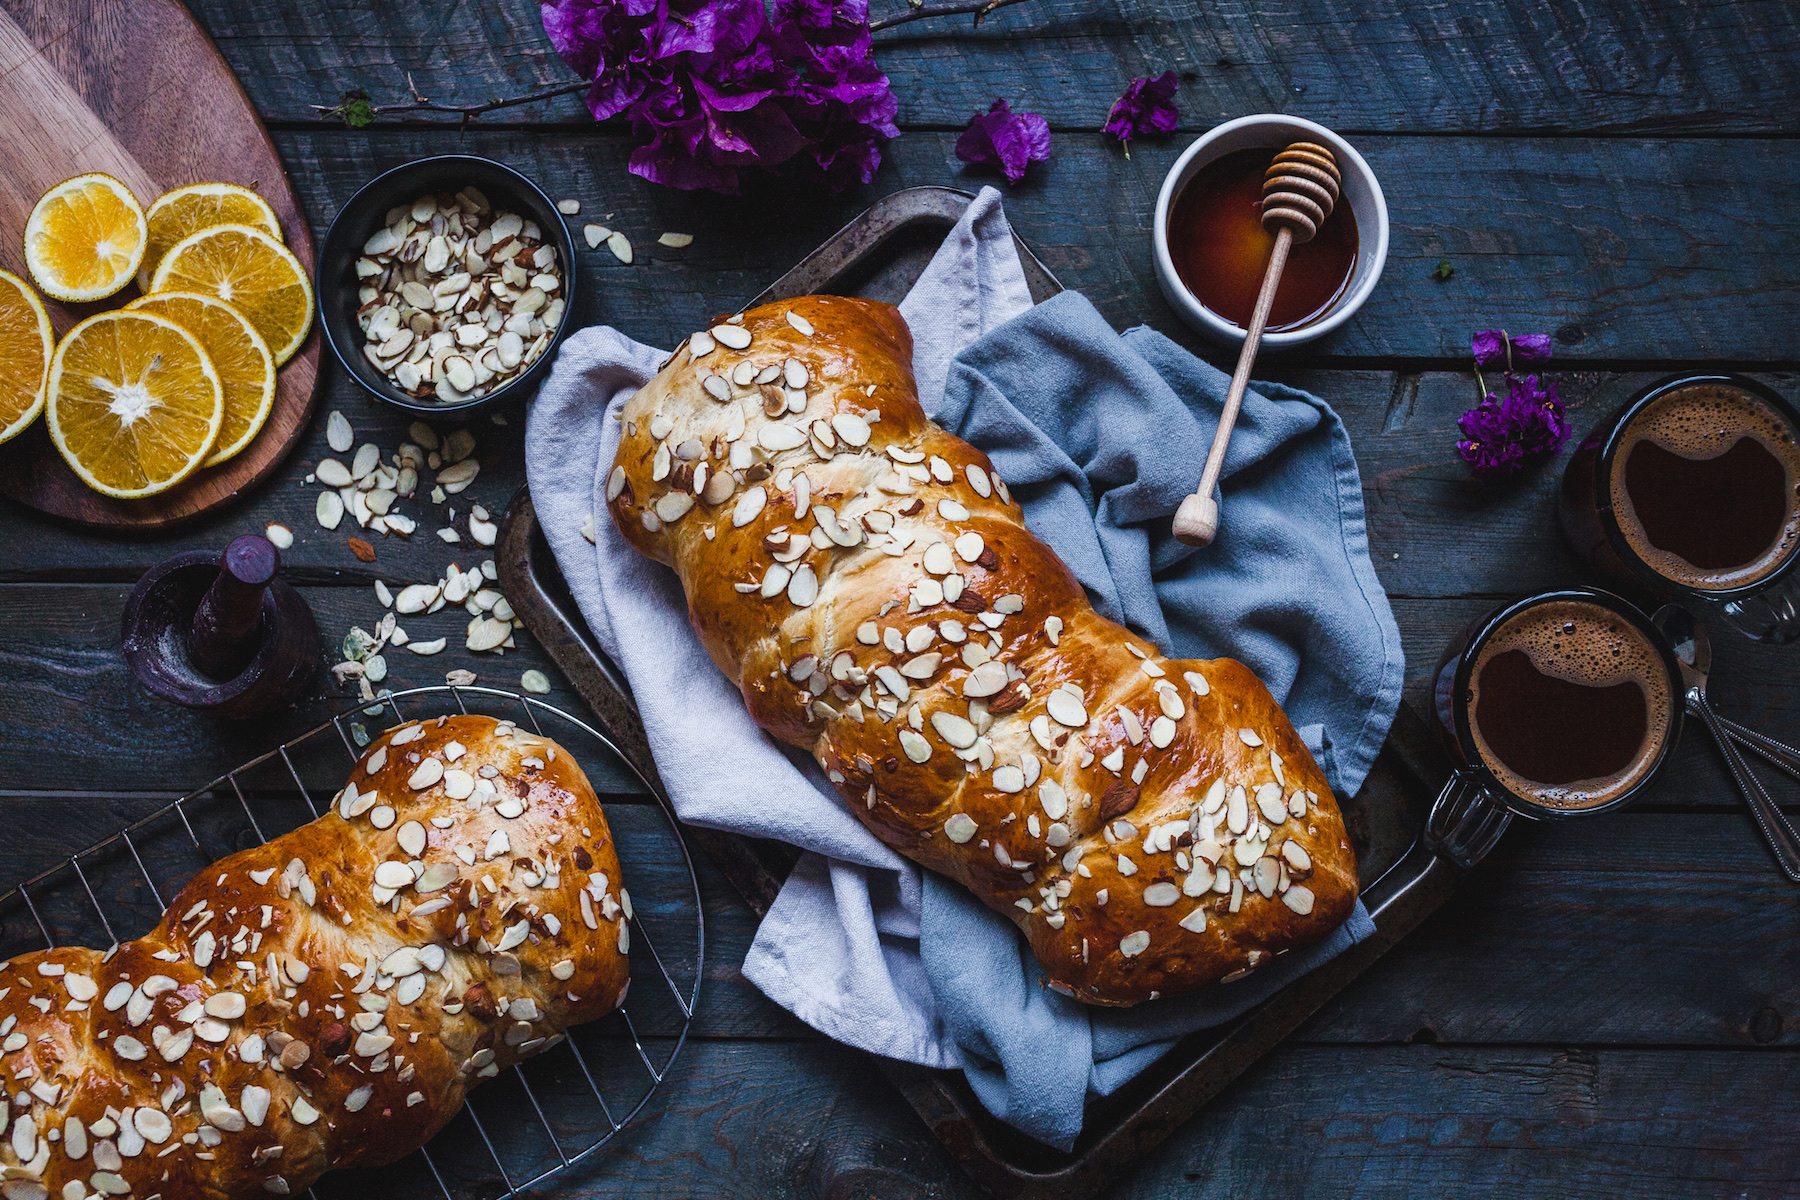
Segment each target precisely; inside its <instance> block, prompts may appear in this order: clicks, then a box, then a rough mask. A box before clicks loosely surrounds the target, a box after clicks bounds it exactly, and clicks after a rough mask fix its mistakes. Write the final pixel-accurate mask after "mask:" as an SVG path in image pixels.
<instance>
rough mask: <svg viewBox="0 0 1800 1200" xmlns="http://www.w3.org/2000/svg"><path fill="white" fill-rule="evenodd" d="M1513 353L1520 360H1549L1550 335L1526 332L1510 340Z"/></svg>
mask: <svg viewBox="0 0 1800 1200" xmlns="http://www.w3.org/2000/svg"><path fill="white" fill-rule="evenodd" d="M1512 344H1513V355H1514V356H1515V357H1517V358H1518V359H1519V361H1520V362H1549V361H1550V335H1549V334H1547V333H1528V334H1525V335H1524V336H1523V337H1516V338H1514V339H1513V340H1512Z"/></svg>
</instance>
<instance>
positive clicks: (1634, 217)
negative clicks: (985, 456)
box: [277, 130, 1800, 363]
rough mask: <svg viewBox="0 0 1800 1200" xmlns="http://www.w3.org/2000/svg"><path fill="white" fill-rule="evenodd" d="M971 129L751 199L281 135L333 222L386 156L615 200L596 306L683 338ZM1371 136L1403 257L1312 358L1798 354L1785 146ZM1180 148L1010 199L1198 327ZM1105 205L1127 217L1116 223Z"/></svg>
mask: <svg viewBox="0 0 1800 1200" xmlns="http://www.w3.org/2000/svg"><path fill="white" fill-rule="evenodd" d="M955 141H956V134H954V133H919V134H916V135H913V136H911V137H907V138H903V139H901V140H900V141H898V142H896V143H894V146H893V152H892V153H891V154H889V155H888V157H887V160H886V163H885V164H884V166H883V168H882V171H881V173H880V175H878V177H877V180H876V183H875V184H874V185H873V186H872V187H871V188H864V189H859V190H858V191H856V192H853V193H849V194H846V195H843V196H839V197H836V198H834V199H830V200H825V199H820V200H818V201H817V202H812V203H807V204H804V205H799V204H796V203H795V202H794V197H793V196H792V195H790V194H788V192H787V191H786V190H785V189H765V190H764V191H763V192H762V193H760V194H759V195H756V196H747V197H738V198H732V197H719V196H713V195H710V194H707V195H696V194H690V193H675V192H671V191H669V190H668V189H666V188H661V187H658V186H656V185H654V184H650V183H647V182H645V181H644V180H641V179H638V178H637V177H636V176H632V175H629V174H628V173H627V172H626V170H625V160H626V157H627V155H628V153H629V139H627V138H625V137H623V136H620V135H617V134H607V133H580V134H576V133H563V132H557V133H541V134H540V133H503V132H493V131H480V130H477V131H473V132H471V133H469V134H467V135H464V136H461V137H458V136H457V135H455V134H453V133H447V132H424V131H394V132H388V133H382V134H379V135H373V136H369V137H368V138H367V139H366V140H364V139H363V138H360V137H347V136H346V135H344V134H342V133H311V132H290V133H285V134H281V135H278V137H277V142H278V144H279V146H280V148H281V151H282V154H283V156H284V157H285V159H286V163H287V167H288V171H289V173H290V174H291V175H292V176H293V177H294V179H295V183H296V185H297V186H298V187H299V188H300V190H301V193H302V196H303V201H304V203H305V205H306V208H307V210H308V212H309V213H310V215H311V217H312V219H313V221H314V222H315V223H319V224H323V223H324V222H325V221H327V220H329V219H330V217H331V216H332V215H333V214H335V213H336V211H337V209H338V206H339V205H341V204H342V203H343V202H344V201H345V200H347V199H348V198H349V197H350V195H351V194H352V193H353V192H354V191H355V189H356V188H357V187H358V186H360V185H361V184H362V183H363V182H364V181H365V180H366V179H367V178H368V177H369V176H371V175H373V174H374V173H375V172H376V171H377V170H379V169H381V168H383V167H386V166H390V165H393V164H394V163H396V162H400V161H405V160H408V159H411V158H416V157H419V156H421V155H425V154H431V153H442V152H445V151H450V150H456V151H460V152H467V153H478V154H488V155H491V156H496V157H501V158H505V159H507V160H508V161H510V162H511V163H513V165H515V166H517V167H518V168H520V169H521V170H523V171H525V172H526V173H527V174H529V175H531V176H533V177H534V178H535V179H536V180H537V181H538V182H539V183H540V184H542V185H543V186H544V187H545V188H547V189H548V190H549V191H551V192H552V193H554V194H557V195H559V196H565V195H566V196H572V197H576V198H579V199H581V200H583V201H584V203H585V205H586V211H587V212H590V213H595V214H598V215H601V216H604V215H605V214H609V213H610V214H612V216H611V221H610V224H611V225H612V227H614V228H617V229H621V230H623V231H624V232H626V233H627V234H628V235H629V236H630V237H631V239H632V240H633V242H634V243H636V245H637V246H638V247H640V248H641V249H642V250H645V251H648V252H647V253H644V254H643V255H642V256H641V257H640V258H639V260H638V263H637V264H636V265H634V266H631V267H626V266H622V265H620V264H618V263H616V262H609V261H607V260H606V259H605V258H602V257H600V255H590V257H591V258H592V264H593V267H594V268H595V269H593V270H590V271H588V272H586V273H585V278H584V280H583V289H582V292H583V294H582V297H581V298H582V300H583V301H584V302H585V303H584V304H583V306H582V307H581V308H579V309H578V319H580V320H583V321H604V322H608V323H611V324H615V325H617V326H619V327H620V328H621V329H623V330H624V331H625V332H626V333H628V334H630V335H631V336H633V337H636V338H638V339H640V340H645V341H654V342H660V343H662V344H671V343H672V339H674V338H678V337H679V336H681V335H682V334H684V333H685V332H687V331H688V330H689V329H691V328H693V327H694V326H695V323H696V322H698V321H701V320H704V319H706V318H707V317H710V316H712V315H714V314H716V313H717V312H718V311H720V310H722V309H725V308H727V307H729V306H730V305H732V304H735V303H740V302H741V301H742V300H744V299H746V298H748V297H749V296H752V295H754V294H755V293H756V292H757V291H758V290H760V289H761V287H762V286H763V285H764V284H766V283H767V282H768V281H769V280H770V279H771V278H774V277H775V276H776V275H778V274H779V273H780V272H781V271H783V270H785V269H786V268H787V267H788V266H790V265H791V264H792V263H794V262H796V261H798V260H799V259H800V258H801V257H802V256H804V254H805V253H807V252H808V251H810V250H811V249H812V248H813V247H814V246H816V245H817V244H818V243H819V242H821V241H822V240H824V238H825V237H826V236H828V235H829V234H830V233H832V232H835V231H836V230H837V229H838V228H839V227H840V226H841V225H842V224H844V223H845V222H846V221H848V220H849V219H850V218H851V217H853V216H855V215H856V213H858V212H860V211H861V210H862V208H863V207H864V206H866V205H867V204H868V203H869V202H870V201H871V200H872V199H873V198H874V196H875V195H876V194H881V193H885V192H888V191H891V190H893V189H895V188H899V187H906V186H910V185H913V184H921V183H936V184H945V183H948V184H956V185H959V186H964V187H969V188H974V187H977V186H980V185H981V184H983V183H988V182H992V181H993V180H994V179H995V178H996V177H995V176H994V175H992V174H991V173H990V172H987V171H986V170H974V169H965V168H963V167H962V164H960V163H958V162H957V161H956V159H955V155H954V145H955ZM1357 143H1358V146H1359V147H1360V148H1361V149H1362V151H1363V153H1364V154H1365V156H1367V158H1368V159H1369V161H1370V164H1371V165H1372V166H1373V167H1374V169H1375V171H1376V172H1377V173H1378V175H1379V176H1380V177H1381V178H1382V179H1384V180H1385V181H1386V183H1387V188H1386V190H1387V192H1388V203H1389V207H1390V213H1391V217H1392V225H1393V236H1392V242H1391V246H1390V250H1389V258H1388V264H1387V271H1386V274H1385V275H1384V276H1383V280H1382V283H1381V286H1380V287H1379V288H1377V289H1376V291H1375V293H1374V295H1373V296H1372V297H1371V299H1370V300H1369V302H1368V304H1367V305H1366V306H1365V307H1364V308H1363V310H1362V311H1361V312H1360V313H1359V314H1358V315H1357V317H1356V318H1355V319H1354V320H1353V321H1351V322H1350V323H1349V324H1348V325H1347V326H1346V327H1345V328H1344V329H1341V330H1339V331H1338V332H1337V333H1335V334H1333V335H1332V336H1331V337H1330V338H1328V339H1325V340H1323V341H1322V342H1320V343H1315V344H1314V345H1312V346H1310V347H1308V348H1307V350H1306V352H1305V358H1304V359H1301V358H1296V359H1295V360H1294V361H1298V362H1317V363H1324V362H1328V361H1331V360H1336V359H1343V358H1362V359H1366V358H1369V357H1372V356H1389V357H1392V356H1400V357H1404V358H1409V359H1418V358H1442V359H1447V360H1449V361H1451V362H1460V361H1461V360H1463V359H1464V357H1465V356H1466V355H1467V352H1468V340H1469V335H1470V333H1471V332H1472V331H1473V330H1476V329H1486V328H1493V327H1495V326H1497V325H1499V326H1505V327H1507V328H1510V329H1517V330H1533V331H1546V332H1554V333H1556V334H1557V337H1558V350H1559V353H1560V355H1561V357H1562V358H1563V359H1564V360H1565V361H1569V360H1575V361H1582V360H1586V361H1590V362H1592V361H1620V360H1632V359H1658V360H1693V359H1702V358H1705V359H1718V360H1739V361H1752V360H1764V361H1769V362H1787V361H1791V360H1792V357H1793V354H1794V351H1793V346H1792V341H1791V339H1790V338H1789V337H1788V336H1787V329H1788V326H1789V324H1791V321H1790V317H1791V313H1792V310H1793V306H1794V303H1795V299H1796V296H1797V295H1800V227H1796V226H1795V225H1794V224H1793V223H1792V222H1788V221H1785V220H1784V219H1783V213H1782V210H1781V209H1780V208H1779V207H1771V206H1770V205H1769V204H1768V203H1767V198H1768V197H1769V196H1770V195H1772V194H1778V193H1780V192H1781V191H1782V190H1783V189H1784V188H1785V189H1787V190H1789V191H1800V161H1796V159H1795V156H1793V155H1790V154H1786V153H1781V152H1780V145H1781V144H1779V143H1772V142H1764V141H1760V140H1755V139H1729V140H1707V139H1693V140H1679V141H1656V140H1649V139H1623V140H1611V139H1591V138H1566V139H1548V140H1545V139H1511V138H1494V139H1481V140H1477V141H1467V140H1461V139H1444V138H1435V137H1426V138H1418V137H1389V136H1371V137H1359V138H1358V139H1357ZM365 148H366V150H365ZM1177 149H1178V148H1177V146H1176V145H1175V144H1173V143H1170V144H1162V145H1144V146H1141V147H1139V149H1138V150H1136V151H1135V152H1134V153H1133V156H1132V158H1131V160H1130V161H1129V162H1126V161H1124V160H1122V159H1120V158H1119V157H1118V156H1117V155H1116V154H1115V153H1114V152H1113V151H1111V150H1109V149H1107V148H1106V147H1105V146H1103V145H1100V144H1099V142H1098V140H1097V139H1077V138H1068V139H1065V140H1064V141H1062V142H1061V143H1060V146H1059V152H1058V153H1057V154H1056V155H1055V156H1053V158H1052V160H1051V161H1050V162H1049V163H1048V164H1044V165H1043V169H1042V170H1038V169H1037V168H1035V167H1034V174H1033V175H1032V176H1031V177H1029V178H1028V179H1027V180H1026V181H1025V182H1024V183H1022V184H1021V185H1020V186H1018V187H1017V188H1014V189H1012V190H1011V191H1010V192H1009V193H1008V196H1007V210H1008V213H1009V215H1010V216H1011V217H1012V219H1013V221H1014V223H1015V224H1016V226H1017V227H1018V229H1019V231H1020V232H1021V233H1022V234H1023V235H1024V236H1025V237H1026V238H1027V239H1028V240H1030V241H1031V242H1032V243H1033V244H1034V245H1035V246H1037V247H1038V248H1039V251H1040V254H1041V255H1042V256H1043V258H1044V261H1045V262H1046V264H1047V265H1048V266H1049V267H1050V268H1051V270H1053V271H1055V272H1056V273H1057V274H1058V276H1059V277H1060V278H1061V279H1062V281H1063V283H1064V284H1065V285H1066V286H1069V287H1072V288H1077V289H1079V290H1081V291H1083V292H1085V293H1086V294H1087V295H1088V296H1089V297H1090V298H1091V299H1093V301H1094V302H1095V303H1096V304H1097V305H1098V306H1099V307H1100V309H1101V311H1102V312H1104V313H1105V314H1106V315H1107V316H1108V317H1109V318H1110V319H1111V320H1112V321H1113V322H1114V323H1115V324H1117V325H1119V326H1120V327H1124V326H1126V325H1131V324H1136V323H1139V322H1142V321H1145V320H1146V319H1147V320H1149V321H1150V322H1151V323H1152V324H1154V325H1156V326H1157V327H1158V328H1163V329H1166V330H1168V331H1169V332H1171V333H1173V334H1177V335H1179V336H1182V337H1183V339H1184V340H1191V339H1187V337H1186V335H1185V333H1183V332H1182V331H1183V330H1184V328H1185V327H1184V326H1181V325H1180V323H1179V321H1177V320H1176V319H1175V318H1174V317H1173V314H1172V312H1171V310H1170V309H1169V308H1168V307H1167V305H1166V304H1165V303H1164V301H1163V300H1162V299H1161V297H1160V294H1159V293H1158V291H1157V288H1156V283H1155V279H1154V276H1153V273H1152V269H1151V250H1150V236H1149V227H1150V219H1151V215H1152V212H1153V210H1154V207H1155V203H1156V194H1157V189H1158V188H1159V187H1160V186H1161V183H1162V178H1163V175H1164V173H1165V172H1166V171H1167V169H1168V167H1169V165H1170V164H1171V162H1172V161H1173V159H1174V157H1175V155H1176V153H1177ZM352 151H354V152H352ZM1477 180H1478V181H1479V186H1475V187H1472V186H1471V183H1472V181H1477ZM1096 213H1105V214H1107V216H1106V219H1105V220H1104V222H1100V221H1097V220H1096V219H1095V216H1094V214H1096ZM665 230H677V231H681V232H688V233H693V234H695V235H696V240H695V242H694V244H693V246H691V247H689V248H687V249H685V250H680V251H669V250H664V249H662V248H661V247H653V246H652V245H651V243H653V242H654V240H655V238H656V237H657V235H658V234H660V233H662V232H664V231H665ZM602 253H604V252H602ZM1444 257H1448V258H1449V259H1450V260H1451V261H1452V262H1453V263H1455V264H1456V267H1457V275H1456V277H1455V278H1453V279H1451V280H1450V281H1449V282H1448V283H1442V284H1440V283H1437V282H1435V281H1433V280H1432V279H1431V277H1430V274H1431V269H1432V267H1433V265H1434V264H1435V263H1436V262H1437V261H1438V260H1439V259H1440V258H1444ZM1208 352H1209V353H1210V354H1211V355H1212V356H1213V357H1214V358H1215V359H1218V360H1220V361H1229V358H1230V357H1231V356H1228V355H1225V354H1221V353H1220V352H1219V351H1218V350H1217V349H1215V348H1210V347H1209V348H1208Z"/></svg>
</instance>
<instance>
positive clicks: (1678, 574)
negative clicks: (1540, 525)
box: [1562, 375, 1800, 641]
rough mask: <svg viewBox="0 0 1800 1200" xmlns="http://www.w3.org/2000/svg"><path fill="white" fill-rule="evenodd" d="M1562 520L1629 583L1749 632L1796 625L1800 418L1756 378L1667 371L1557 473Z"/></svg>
mask: <svg viewBox="0 0 1800 1200" xmlns="http://www.w3.org/2000/svg"><path fill="white" fill-rule="evenodd" d="M1562 518H1563V527H1564V530H1565V531H1566V532H1567V533H1568V535H1569V539H1570V541H1571V542H1573V543H1574V545H1575V547H1576V549H1577V550H1579V551H1581V552H1582V554H1583V555H1585V556H1586V557H1587V558H1588V559H1589V561H1590V562H1592V563H1593V564H1594V565H1595V566H1596V567H1598V568H1600V569H1601V570H1603V571H1605V572H1607V573H1608V574H1609V575H1610V576H1611V577H1612V578H1614V579H1615V580H1617V581H1619V582H1621V583H1623V584H1626V585H1627V586H1635V587H1648V588H1650V589H1652V590H1654V591H1657V592H1659V593H1662V594H1665V595H1671V594H1672V595H1677V596H1681V597H1684V598H1688V599H1694V600H1698V601H1700V602H1702V603H1705V604H1708V605H1711V606H1714V607H1718V608H1722V609H1723V612H1724V615H1725V616H1726V617H1727V618H1728V619H1729V620H1730V621H1731V622H1732V623H1733V624H1734V625H1736V626H1737V627H1738V628H1739V629H1740V630H1742V631H1743V632H1745V633H1747V634H1749V635H1750V636H1751V637H1754V638H1759V639H1763V640H1769V641H1791V640H1793V639H1794V638H1795V637H1800V619H1797V613H1796V608H1795V604H1794V599H1795V597H1794V596H1792V595H1790V593H1789V588H1790V586H1791V585H1790V582H1789V580H1790V568H1791V567H1792V566H1793V564H1794V562H1795V557H1796V550H1800V418H1797V417H1796V414H1795V412H1794V410H1793V409H1792V408H1791V407H1790V406H1789V405H1788V404H1787V403H1786V401H1784V400H1783V399H1782V398H1781V397H1780V396H1778V395H1776V394H1775V393H1774V392H1773V391H1771V390H1770V389H1768V388H1765V387H1763V386H1762V385H1761V384H1758V383H1756V382H1755V381H1753V380H1748V379H1742V378H1739V377H1736V376H1726V375H1709V376H1695V377H1689V378H1681V379H1671V380H1665V381H1663V382H1662V383H1659V384H1657V385H1656V386H1654V387H1652V388H1648V389H1646V390H1645V391H1644V392H1641V393H1639V394H1638V395H1637V396H1636V397H1633V399H1632V400H1631V401H1630V402H1629V403H1627V404H1626V405H1625V406H1623V407H1622V408H1620V409H1619V410H1617V411H1616V412H1614V413H1612V414H1611V415H1610V416H1608V417H1607V418H1606V419H1605V420H1603V421H1601V422H1600V424H1599V426H1598V427H1596V428H1595V430H1594V431H1593V432H1592V433H1591V434H1589V435H1588V437H1587V439H1586V440H1584V441H1583V442H1582V444H1581V447H1580V448H1579V449H1578V450H1577V451H1576V453H1575V455H1574V457H1573V458H1572V459H1571V460H1570V462H1569V466H1568V469H1567V470H1566V471H1565V472H1564V475H1563V494H1562Z"/></svg>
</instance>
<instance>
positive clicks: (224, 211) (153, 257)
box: [137, 183, 282, 293]
mask: <svg viewBox="0 0 1800 1200" xmlns="http://www.w3.org/2000/svg"><path fill="white" fill-rule="evenodd" d="M144 219H145V220H146V221H147V222H148V223H149V226H150V240H149V242H148V244H147V245H146V246H145V247H144V262H143V265H142V266H140V267H138V273H137V281H138V289H139V290H140V291H143V292H146V293H147V292H149V290H150V283H151V280H152V279H153V278H154V277H155V275H156V267H157V264H158V263H160V262H162V260H163V255H165V254H167V253H168V252H169V249H170V247H172V246H174V245H175V243H177V242H179V241H181V240H182V239H183V238H186V237H188V236H190V235H192V234H196V233H199V232H200V231H201V230H202V229H211V228H213V227H214V226H215V225H248V226H250V227H251V228H252V229H260V230H262V231H263V232H264V233H266V234H268V235H269V236H270V237H272V238H274V239H275V240H276V241H278V242H279V241H281V240H282V237H281V222H280V221H278V220H276V219H275V210H274V209H272V208H270V207H269V202H268V201H267V200H264V199H263V198H262V197H261V196H259V195H257V194H256V193H255V192H253V191H251V190H250V189H249V188H247V187H239V186H238V185H237V184H235V183H190V184H188V185H187V186H186V187H178V188H176V189H174V190H173V191H168V192H164V193H163V194H162V195H161V196H159V197H157V200H156V203H154V204H152V205H151V206H150V208H149V210H148V211H147V212H145V214H144Z"/></svg>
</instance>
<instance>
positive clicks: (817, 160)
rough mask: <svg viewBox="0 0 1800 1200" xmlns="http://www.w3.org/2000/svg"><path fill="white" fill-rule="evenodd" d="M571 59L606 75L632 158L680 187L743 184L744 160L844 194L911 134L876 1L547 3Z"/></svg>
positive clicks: (596, 95)
mask: <svg viewBox="0 0 1800 1200" xmlns="http://www.w3.org/2000/svg"><path fill="white" fill-rule="evenodd" d="M541 9H542V13H543V19H544V28H545V30H546V31H547V32H548V33H549V35H550V41H551V44H552V45H554V46H555V47H556V50H557V53H558V54H560V55H562V57H563V60H564V61H565V62H567V63H568V64H569V66H570V67H572V68H573V69H574V70H576V71H577V72H579V73H580V74H581V75H582V76H583V77H584V78H587V79H591V80H593V86H592V87H591V88H590V89H589V90H588V96H587V102H588V109H589V111H591V112H592V113H593V114H594V117H595V119H597V120H605V119H606V118H608V117H615V116H624V117H625V118H627V119H628V120H629V121H630V122H631V128H632V132H633V134H634V135H636V136H637V138H638V139H639V145H638V147H637V149H636V150H634V151H633V152H632V155H631V164H630V169H631V171H632V173H633V174H636V175H641V176H643V177H644V178H646V179H649V180H651V181H653V182H656V183H661V184H666V185H668V186H670V187H676V188H683V189H694V188H707V189H711V190H713V191H720V192H736V191H739V190H741V187H742V183H743V177H744V172H745V171H763V172H780V173H782V174H784V175H788V176H791V177H797V178H800V179H802V180H806V181H809V182H814V183H823V184H824V185H825V186H826V187H827V188H829V189H830V190H832V191H837V190H839V189H841V188H843V187H846V186H848V185H850V184H852V183H856V182H863V183H866V182H868V181H869V180H870V179H871V178H872V177H873V176H874V174H875V169H876V168H877V167H878V166H879V165H880V163H881V148H882V146H883V145H885V144H886V142H887V140H888V139H889V138H894V137H898V136H899V134H900V130H899V128H898V127H897V126H896V125H895V124H894V116H895V114H896V113H897V112H898V110H899V105H898V102H897V101H896V100H895V99H894V95H893V92H892V90H891V89H890V88H889V86H888V78H887V76H886V75H884V74H883V73H882V72H881V70H880V69H879V68H878V67H877V66H876V65H875V60H874V56H873V54H872V52H871V48H870V41H869V22H868V4H867V0H779V2H778V3H777V4H776V7H775V15H774V19H773V20H772V21H771V20H770V19H769V17H768V15H767V13H766V11H765V9H764V7H763V0H544V2H543V3H542V5H541Z"/></svg>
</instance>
